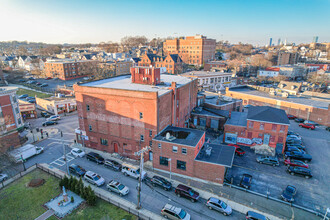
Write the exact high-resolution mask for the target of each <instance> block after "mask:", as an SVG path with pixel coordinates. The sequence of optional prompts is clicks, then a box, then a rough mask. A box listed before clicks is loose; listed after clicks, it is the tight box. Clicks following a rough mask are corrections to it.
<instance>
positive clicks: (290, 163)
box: [284, 159, 308, 168]
mask: <svg viewBox="0 0 330 220" xmlns="http://www.w3.org/2000/svg"><path fill="white" fill-rule="evenodd" d="M284 164H285V165H287V166H292V167H304V168H308V164H306V163H304V162H302V161H300V160H290V159H286V160H285V161H284Z"/></svg>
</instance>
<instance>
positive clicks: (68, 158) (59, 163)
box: [50, 153, 75, 167]
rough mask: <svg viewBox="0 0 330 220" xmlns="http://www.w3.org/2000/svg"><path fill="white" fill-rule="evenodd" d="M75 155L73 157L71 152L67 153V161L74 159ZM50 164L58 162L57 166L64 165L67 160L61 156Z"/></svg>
mask: <svg viewBox="0 0 330 220" xmlns="http://www.w3.org/2000/svg"><path fill="white" fill-rule="evenodd" d="M74 159H75V157H73V156H72V155H71V153H67V154H66V160H67V162H70V161H71V160H74ZM50 164H56V165H57V166H60V167H61V166H64V165H65V160H64V156H61V157H60V158H57V159H56V160H54V161H53V162H51V163H50Z"/></svg>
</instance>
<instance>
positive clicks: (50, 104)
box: [36, 97, 77, 115]
mask: <svg viewBox="0 0 330 220" xmlns="http://www.w3.org/2000/svg"><path fill="white" fill-rule="evenodd" d="M36 104H37V105H38V106H39V107H41V108H42V109H44V110H46V111H48V112H51V113H53V114H55V115H58V114H63V113H69V112H74V111H76V110H77V104H76V100H75V99H74V98H58V97H50V98H45V99H42V98H38V97H36Z"/></svg>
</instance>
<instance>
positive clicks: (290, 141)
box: [286, 139, 303, 145]
mask: <svg viewBox="0 0 330 220" xmlns="http://www.w3.org/2000/svg"><path fill="white" fill-rule="evenodd" d="M286 144H291V145H292V144H294V145H296V144H300V145H302V144H303V142H302V141H301V140H297V139H287V140H286Z"/></svg>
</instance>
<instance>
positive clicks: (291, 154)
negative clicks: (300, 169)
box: [285, 151, 312, 163]
mask: <svg viewBox="0 0 330 220" xmlns="http://www.w3.org/2000/svg"><path fill="white" fill-rule="evenodd" d="M285 157H286V158H290V159H296V160H302V161H304V162H305V163H307V162H310V161H311V160H312V156H311V155H309V154H306V153H302V152H298V151H287V152H285Z"/></svg>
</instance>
